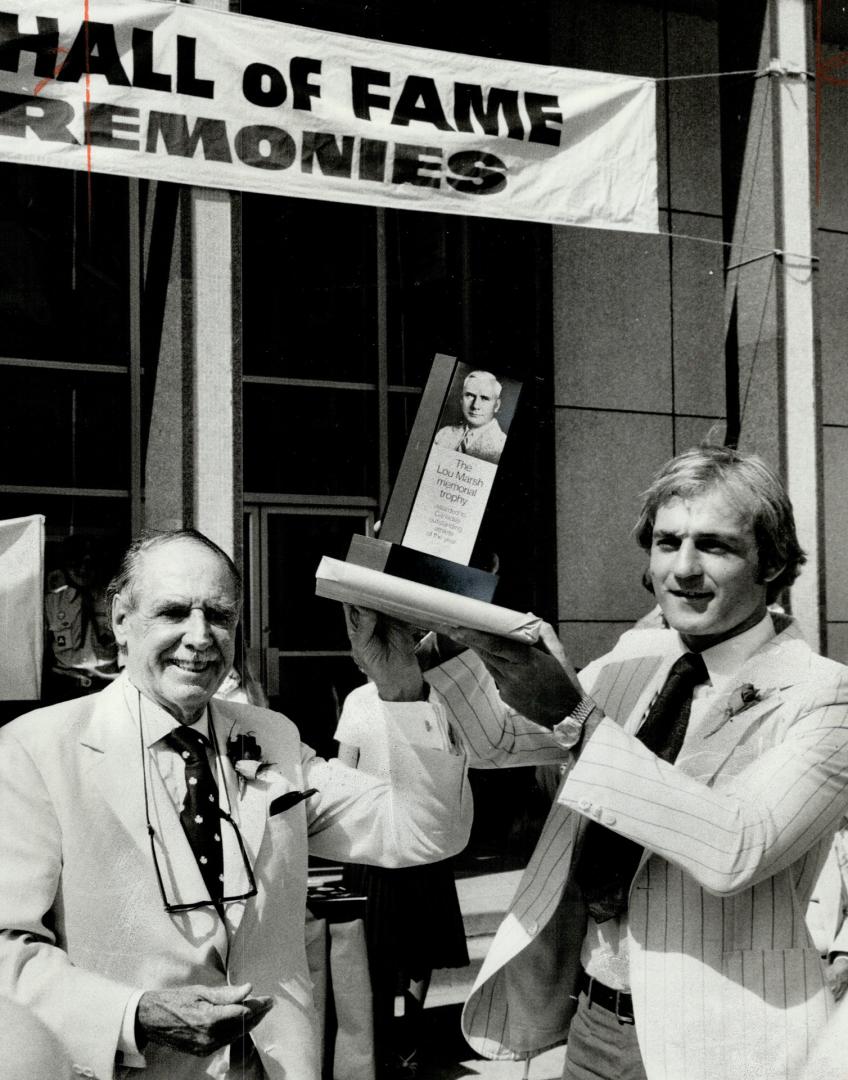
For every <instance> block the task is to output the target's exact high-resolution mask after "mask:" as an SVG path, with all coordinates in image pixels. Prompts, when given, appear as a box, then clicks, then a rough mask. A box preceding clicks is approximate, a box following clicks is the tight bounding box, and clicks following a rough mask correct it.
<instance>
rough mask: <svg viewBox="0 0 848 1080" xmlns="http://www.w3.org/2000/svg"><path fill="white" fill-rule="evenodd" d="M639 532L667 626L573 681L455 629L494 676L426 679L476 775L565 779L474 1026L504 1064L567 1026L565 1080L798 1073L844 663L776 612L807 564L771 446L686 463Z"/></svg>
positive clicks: (675, 469)
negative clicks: (808, 920)
mask: <svg viewBox="0 0 848 1080" xmlns="http://www.w3.org/2000/svg"><path fill="white" fill-rule="evenodd" d="M637 535H638V538H639V542H640V544H641V545H642V547H643V548H644V549H645V550H646V551H647V552H648V556H649V563H648V575H649V581H650V584H651V587H652V589H653V592H654V594H655V596H656V599H657V601H658V602H659V605H660V607H661V609H662V612H663V615H664V616H665V619H666V621H667V623H668V626H669V629H665V628H659V629H651V630H641V629H640V630H634V631H630V632H628V633H626V634H624V636H623V637H622V638H621V639H620V641H619V642H618V644H617V645H616V646H615V648H614V649H613V650H612V651H611V652H610V653H608V654H607V655H606V656H603V657H601V658H600V659H599V660H596V661H594V662H593V663H591V664H590V665H589V666H588V667H587V668H585V669H584V671H583V672H582V673H581V676H580V679H579V681H578V679H577V677H576V676H575V675H574V672H573V669H572V668H571V667H570V665H569V664H568V661H567V659H566V658H565V657H560V658H559V659H557V658H555V656H554V655H552V654H551V651H548V652H545V651H542V650H539V649H533V648H529V647H524V646H521V645H519V644H516V643H512V642H509V641H507V640H505V639H497V638H492V637H488V636H485V635H478V634H473V633H471V632H470V631H465V632H462V633H461V634H459V635H457V633H456V632H454V637H456V636H460V637H461V638H462V639H463V640H464V641H465V642H466V643H467V644H469V645H471V646H473V648H474V649H475V651H476V652H477V654H478V656H479V658H480V659H482V661H483V663H484V664H485V666H486V668H487V669H488V672H487V671H486V670H485V669H484V668H482V667H481V665H480V663H479V660H478V658H477V657H475V656H474V655H473V654H470V653H465V654H463V655H461V656H459V657H457V658H456V659H454V660H451V661H449V662H447V663H446V664H444V665H443V666H442V667H441V668H437V669H436V670H435V671H434V672H432V673H429V674H428V679H429V681H430V683H431V686H432V687H433V688H434V692H433V693H432V695H431V700H432V701H433V702H434V703H435V705H434V706H431V707H434V708H436V707H437V706H439V704H440V703H441V704H443V705H445V706H446V707H447V709H448V711H449V712H450V714H451V715H452V718H453V721H454V724H455V726H456V727H457V728H458V729H459V730H461V731H462V735H463V739H464V741H465V743H466V746H467V748H468V751H469V755H470V757H471V759H472V764H482V765H489V766H495V767H502V766H504V765H515V764H528V765H535V764H541V763H549V762H551V761H556V760H559V761H560V762H561V769H562V780H561V783H560V787H559V791H558V793H557V796H556V799H555V802H554V805H553V808H552V810H551V814H550V816H549V818H548V821H547V823H546V825H545V828H544V831H543V833H542V836H541V838H540V840H539V843H538V846H537V848H536V851H535V853H534V855H533V857H532V859H531V862H530V865H529V866H528V868H527V871H526V872H525V875H524V878H523V880H522V882H521V884H520V886H519V889H518V891H517V893H516V896H515V899H514V901H513V905H512V909H511V911H510V912H509V914H508V915H507V917H506V919H505V920H504V922H503V924H502V926H501V928H500V930H499V932H498V934H497V936H496V938H495V941H494V943H493V945H492V948H491V950H490V952H489V955H488V957H487V959H486V961H485V963H484V965H483V968H482V970H481V972H480V975H479V977H478V979H477V982H476V984H475V987H474V989H473V991H472V994H471V997H470V999H469V1001H468V1003H467V1005H466V1008H465V1012H464V1019H463V1023H464V1027H465V1031H466V1035H467V1037H468V1039H469V1041H470V1042H471V1044H472V1045H473V1046H474V1047H475V1049H477V1050H479V1051H480V1052H481V1053H483V1054H485V1055H487V1056H490V1057H532V1056H533V1055H534V1054H536V1053H538V1052H539V1051H541V1050H543V1049H545V1048H546V1047H550V1046H555V1045H557V1044H559V1043H562V1042H564V1041H566V1039H567V1040H568V1049H567V1055H566V1068H565V1074H564V1075H565V1077H566V1078H568V1080H588V1078H592V1080H644V1078H645V1077H648V1078H649V1080H716V1078H718V1077H720V1078H721V1080H752V1078H754V1077H762V1078H763V1080H797V1078H798V1077H799V1076H800V1074H801V1071H802V1069H803V1066H804V1061H805V1057H806V1055H807V1053H808V1052H809V1047H810V1045H811V1044H812V1041H813V1039H814V1038H815V1036H816V1034H817V1032H819V1031H820V1030H821V1029H822V1028H823V1027H824V1024H825V1021H826V1019H827V1016H828V1013H829V1011H831V1010H832V1009H833V1003H832V997H831V995H830V993H829V992H828V990H827V987H826V982H825V977H824V972H823V970H822V965H821V962H820V958H819V955H818V952H817V950H816V949H815V948H814V946H813V944H812V942H811V940H810V936H809V933H808V931H807V928H806V926H805V922H804V909H805V906H806V903H807V900H808V898H809V896H810V891H811V889H812V885H813V882H814V881H815V878H816V874H817V871H818V869H819V867H820V866H821V863H822V861H823V859H824V857H825V855H826V853H827V850H828V847H829V844H830V841H831V837H832V836H833V833H834V830H835V828H836V826H837V825H838V823H839V822H840V820H841V819H842V818H843V816H844V815H845V812H846V808H848V670H846V668H844V667H843V666H842V665H841V664H836V663H833V662H832V661H829V660H826V659H824V658H822V657H821V656H817V655H816V654H815V653H814V652H812V650H811V649H810V648H809V647H808V646H807V645H806V644H805V643H804V641H803V640H802V639H801V637H800V635H799V632H798V629H797V627H796V626H795V625H794V624H793V623H792V621H791V620H786V619H784V620H775V619H773V618H772V616H771V615H770V613H769V611H768V610H767V604H768V603H769V601H770V600H772V599H773V598H774V597H775V596H776V595H777V592H778V591H779V590H780V589H781V588H784V587H786V586H788V585H790V584H791V583H792V581H793V580H794V578H795V577H796V575H797V573H798V570H799V567H800V565H801V563H802V562H803V561H804V556H803V553H802V552H801V550H800V548H799V546H798V541H797V539H796V533H795V526H794V522H793V518H792V509H791V506H790V504H789V501H788V499H787V497H786V494H785V492H784V490H783V488H782V486H781V485H780V483H779V481H778V480H777V479H776V477H775V476H774V475H773V474H772V473H771V472H770V471H769V470H768V469H767V468H766V466H765V465H764V464H763V463H762V462H761V461H760V460H759V459H757V458H755V457H752V456H746V455H743V454H739V453H737V452H735V451H733V450H730V449H726V448H720V447H712V448H701V449H697V450H692V451H687V452H686V453H684V454H681V455H680V456H679V457H677V458H675V459H673V460H672V461H671V462H669V463H668V464H667V465H666V466H665V468H664V469H663V470H661V472H660V473H659V474H658V476H657V477H656V478H655V481H654V483H653V484H652V486H651V487H650V489H649V490H648V492H647V494H646V496H645V499H644V504H643V509H642V514H641V517H640V520H639V524H638V526H637ZM550 633H551V634H552V631H550ZM556 646H557V643H556V642H555V639H554V640H553V641H552V643H551V650H552V651H553V652H556ZM385 659H386V662H385V664H384V669H383V670H382V671H381V672H379V673H376V677H378V678H379V679H380V680H381V682H382V686H383V690H382V693H383V694H384V695H385V694H386V692H387V687H390V686H391V684H392V680H393V679H397V680H398V682H397V685H398V686H399V685H400V680H401V678H403V679H405V680H406V682H407V692H409V693H410V694H411V695H412V696H415V697H417V696H418V695H419V693H420V686H418V685H416V682H415V679H414V677H413V676H414V670H415V668H414V664H413V659H412V658H410V657H409V655H408V654H407V653H403V654H399V653H396V654H394V655H392V656H391V657H386V658H385ZM496 686H497V688H499V689H496ZM356 694H357V695H358V696H359V697H360V699H361V702H360V704H364V700H365V699H366V698H367V697H368V696H369V695H370V696H371V697H372V698H373V697H374V691H372V690H368V689H363V690H361V691H357V692H356Z"/></svg>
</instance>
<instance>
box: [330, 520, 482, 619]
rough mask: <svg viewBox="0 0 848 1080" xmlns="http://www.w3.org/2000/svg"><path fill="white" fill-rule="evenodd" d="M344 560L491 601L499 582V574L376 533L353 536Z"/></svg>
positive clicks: (422, 583) (394, 575)
mask: <svg viewBox="0 0 848 1080" xmlns="http://www.w3.org/2000/svg"><path fill="white" fill-rule="evenodd" d="M345 561H346V562H349V563H354V564H355V565H356V566H364V567H367V568H368V569H369V570H380V571H382V573H384V574H390V575H391V576H392V577H398V578H405V579H406V580H407V581H415V582H417V583H418V584H419V585H430V586H431V587H432V588H434V589H444V590H445V591H446V592H452V593H456V594H458V595H459V596H468V597H471V598H472V599H474V600H484V601H486V602H487V603H491V602H492V599H493V597H494V595H495V590H496V588H497V585H498V577H497V574H490V573H488V572H487V571H486V570H478V569H477V568H476V567H474V566H463V565H462V563H455V562H451V561H450V560H449V559H439V558H437V557H436V556H435V555H427V554H425V553H424V552H423V551H416V550H415V549H414V548H408V547H401V545H400V544H392V543H390V542H389V541H388V540H378V539H377V538H376V537H373V536H354V537H353V538H352V539H351V542H350V547H349V549H348V553H347V557H346V560H345Z"/></svg>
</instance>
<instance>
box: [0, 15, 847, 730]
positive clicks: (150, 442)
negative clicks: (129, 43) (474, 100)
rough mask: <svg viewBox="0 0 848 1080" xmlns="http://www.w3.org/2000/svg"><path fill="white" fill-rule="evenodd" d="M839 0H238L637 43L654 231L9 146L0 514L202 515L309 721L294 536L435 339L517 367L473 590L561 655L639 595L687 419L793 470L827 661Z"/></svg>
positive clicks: (248, 631)
mask: <svg viewBox="0 0 848 1080" xmlns="http://www.w3.org/2000/svg"><path fill="white" fill-rule="evenodd" d="M457 8H459V9H460V10H457ZM836 8H837V5H836V4H829V3H828V2H827V0H821V2H820V3H818V4H817V5H816V4H813V3H805V2H804V0H770V2H768V3H766V2H765V0H763V2H757V3H752V4H750V5H745V7H744V9H743V10H741V11H740V9H739V5H734V4H731V3H729V2H720V0H664V2H661V0H657V2H651V3H648V2H643V3H635V2H627V0H560V2H557V3H553V2H550V0H539V2H533V3H527V4H523V5H514V4H505V3H489V4H486V5H483V4H482V3H473V4H468V5H455V4H450V3H448V2H447V0H429V2H426V3H423V4H418V5H415V7H414V10H411V11H410V10H405V9H403V10H402V9H400V8H399V7H398V5H392V4H389V3H388V2H379V3H376V4H373V5H367V6H366V7H365V8H363V5H361V4H353V3H342V2H340V0H335V2H329V0H311V2H307V0H301V2H299V3H293V4H291V5H289V6H288V7H286V8H285V9H284V10H281V9H280V8H279V6H278V5H270V4H267V3H265V2H264V0H254V2H249V0H242V3H241V5H240V10H241V11H242V12H243V13H245V14H251V15H257V16H260V17H265V18H275V19H277V18H283V19H285V20H286V21H289V22H296V23H302V24H304V25H309V26H315V27H318V28H322V29H328V30H335V31H339V32H342V33H350V34H356V35H359V36H366V37H371V38H374V39H377V40H386V41H396V42H403V43H408V44H413V45H423V46H426V47H429V48H436V49H443V50H448V51H453V52H466V53H479V54H484V55H490V56H494V57H502V58H508V59H511V60H520V61H526V62H531V63H553V64H555V65H559V66H563V67H577V68H588V69H595V70H603V71H611V72H620V73H625V74H635V75H640V76H647V77H652V78H656V79H657V80H659V81H658V106H657V107H658V114H657V121H658V158H659V177H660V194H659V202H660V230H661V231H660V233H658V234H657V235H645V234H635V233H624V232H610V231H604V230H595V229H578V228H558V227H553V226H548V225H541V224H529V223H523V222H516V221H495V220H487V219H481V218H465V217H461V216H446V215H439V214H431V213H425V212H417V211H408V210H383V209H378V208H370V207H361V206H352V205H344V204H333V203H327V202H313V201H308V200H301V199H292V198H283V197H271V196H262V195H253V194H238V193H232V194H231V193H225V192H212V191H204V190H199V189H191V188H188V187H178V186H176V185H172V184H165V183H154V182H148V181H138V180H129V179H122V178H115V177H107V176H98V175H96V174H95V175H93V176H86V175H85V174H82V173H73V172H69V171H65V170H62V169H38V168H30V167H24V166H13V165H9V164H2V165H0V189H2V192H3V196H4V197H3V199H2V203H0V206H2V209H0V215H2V233H0V235H2V250H3V255H4V258H3V259H2V260H0V275H2V278H3V280H2V284H0V325H2V327H3V331H4V334H3V338H4V343H3V345H2V347H0V352H2V354H3V355H2V357H0V387H2V397H3V400H4V401H5V402H6V409H5V415H4V421H3V423H2V425H0V439H2V451H3V452H2V460H3V462H4V468H3V474H2V476H1V477H0V517H14V516H19V515H22V514H28V513H43V514H45V516H46V519H47V530H48V533H47V535H48V565H49V564H50V561H51V560H53V561H55V559H56V557H57V555H56V552H57V551H58V542H59V541H60V540H61V538H62V537H63V536H65V535H68V534H69V533H71V532H84V533H88V534H90V535H94V536H96V537H98V538H99V539H100V540H101V542H102V547H103V550H104V572H106V571H107V570H108V569H109V568H110V567H109V562H110V559H113V558H114V555H115V553H116V551H117V550H118V549H119V548H120V546H121V545H122V544H123V543H124V542H125V541H126V540H127V539H128V537H129V536H130V535H131V534H133V533H135V532H137V531H138V530H139V529H140V528H142V527H153V528H159V527H167V526H173V525H181V524H185V525H193V526H195V527H197V528H200V529H201V530H203V531H204V532H207V533H208V534H209V535H211V536H212V537H213V538H214V539H216V540H217V541H218V542H220V543H221V544H222V545H223V546H224V547H226V548H227V549H228V550H231V551H232V552H233V553H234V555H235V557H236V558H237V559H238V560H240V562H241V564H242V565H243V567H244V571H245V577H246V581H247V584H248V591H247V608H246V613H245V623H244V626H245V636H246V641H247V646H248V650H249V656H250V658H251V661H252V663H253V665H254V667H255V669H256V670H257V671H258V672H259V673H260V674H261V677H262V679H263V681H264V683H265V685H266V687H267V689H268V691H269V694H270V696H271V699H272V703H273V704H275V705H277V706H278V707H280V708H282V709H283V711H285V712H287V713H289V714H290V715H292V717H293V718H294V719H296V720H297V721H298V722H299V723H300V725H301V728H302V730H303V731H304V734H305V735H306V736H307V738H308V739H309V740H310V741H312V742H313V743H316V744H317V745H318V746H319V747H322V748H326V747H327V746H328V745H329V738H330V735H331V732H332V727H333V723H334V717H335V712H336V708H337V705H338V701H339V699H340V698H341V697H343V695H344V694H345V693H346V691H347V690H348V689H349V688H350V686H351V685H353V684H354V683H355V682H356V680H357V678H358V673H357V672H356V670H355V668H354V667H353V665H352V663H351V662H350V659H349V657H348V655H347V652H346V648H345V643H346V639H345V634H344V626H343V620H342V617H341V611H340V609H339V607H338V605H334V604H332V603H331V602H329V601H321V600H316V599H315V598H314V596H313V581H314V571H315V566H316V565H317V562H318V560H319V558H320V556H321V555H334V556H342V555H343V554H344V552H345V550H346V548H347V543H348V540H349V537H350V534H351V533H352V532H362V531H364V532H369V531H371V530H373V527H374V524H375V522H376V521H377V520H378V519H379V517H380V515H381V513H382V511H383V509H384V507H385V503H386V500H387V497H388V493H389V491H390V489H391V483H392V480H393V477H394V474H395V472H396V470H397V467H398V465H399V462H400V458H401V456H402V453H403V449H404V446H405V441H406V436H407V434H408V432H409V428H410V426H411V423H412V419H413V418H414V414H415V409H416V405H417V402H418V400H419V398H420V393H421V389H422V387H423V385H424V383H425V381H426V377H427V373H428V370H429V365H430V362H431V359H432V357H433V356H434V355H435V354H436V353H439V352H441V353H449V354H452V355H456V356H458V357H459V358H460V359H461V360H463V361H464V362H466V363H469V364H472V365H473V366H475V367H482V368H487V369H491V370H494V371H500V370H508V371H509V372H510V373H511V374H515V375H516V376H517V377H519V378H521V379H523V381H524V392H523V398H522V402H521V405H520V408H519V411H518V414H517V416H516V421H515V423H514V425H513V429H512V433H511V435H510V440H509V443H508V448H507V452H506V453H505V455H504V459H503V462H502V467H501V469H500V471H499V477H498V481H497V487H496V489H495V491H494V492H493V495H492V499H491V503H490V506H491V510H490V514H489V518H488V520H487V529H486V535H485V536H484V537H482V538H481V548H480V552H479V553H478V555H479V559H480V560H486V559H489V558H491V554H492V552H495V553H497V555H498V559H499V563H500V573H501V578H502V582H503V585H502V592H501V594H500V596H499V598H500V599H501V600H502V602H504V603H506V604H508V605H509V606H515V607H519V608H522V609H532V610H533V611H535V612H536V613H537V614H541V615H543V616H545V617H546V618H548V619H549V620H551V621H552V622H554V623H556V624H557V625H558V626H559V629H560V632H561V636H562V638H563V641H564V642H565V644H566V648H567V649H568V651H569V652H570V653H571V655H572V656H573V658H574V660H575V662H576V663H577V664H578V665H580V664H583V663H585V662H586V661H587V660H588V659H590V658H591V657H592V656H594V655H597V654H598V653H599V652H601V651H603V650H604V649H605V648H606V647H608V646H609V645H610V644H611V643H612V641H613V640H614V639H615V637H616V636H617V635H618V634H619V633H620V632H621V631H622V630H623V629H625V628H626V627H628V626H629V625H631V624H632V622H633V621H634V620H635V619H637V618H638V617H640V616H641V615H643V614H644V613H645V612H646V611H647V610H648V609H649V608H650V606H651V603H652V601H651V598H650V597H649V596H648V594H647V593H645V591H644V589H643V588H642V585H641V575H642V570H643V564H644V557H643V555H642V553H641V552H640V551H639V550H638V548H637V547H636V545H635V542H634V541H633V539H632V537H631V535H630V530H631V528H632V525H633V523H634V521H635V518H636V514H637V510H638V502H639V498H638V496H639V492H640V491H642V490H643V489H644V488H645V487H646V486H647V484H648V482H649V480H650V476H651V473H652V472H653V470H654V469H655V468H656V467H658V466H659V465H660V464H661V463H662V462H663V461H664V460H666V459H667V458H668V457H669V456H670V455H671V454H673V453H674V452H676V451H678V450H681V449H683V448H685V447H687V446H690V445H692V444H694V443H697V442H699V441H701V440H702V439H705V438H709V439H712V440H714V441H716V440H717V441H722V440H724V439H728V440H729V441H733V442H738V443H739V445H741V446H744V447H750V448H755V449H757V450H759V451H760V452H762V453H763V454H764V456H766V457H767V458H768V459H769V460H770V461H771V462H772V463H773V464H774V465H776V466H777V467H778V468H779V469H780V470H781V471H782V472H783V473H784V475H786V476H787V477H788V479H789V482H790V488H791V491H792V495H793V499H794V500H795V502H796V506H797V507H798V510H799V522H800V526H801V534H802V542H803V543H804V545H805V546H806V547H807V548H808V550H809V552H810V555H811V561H810V565H809V567H808V569H807V572H806V573H805V575H804V579H802V580H803V581H805V584H804V585H803V587H801V586H799V587H798V588H799V589H800V592H797V590H796V592H797V595H798V601H797V603H796V602H795V601H793V604H795V606H796V607H797V609H798V612H799V614H800V616H801V617H802V621H803V622H804V625H805V629H806V630H807V632H808V634H809V635H810V636H811V637H812V638H813V639H818V640H820V642H821V644H822V647H823V648H824V649H825V651H827V653H828V654H829V655H831V656H834V657H835V658H837V659H841V660H848V553H846V545H845V544H844V543H843V540H842V534H843V532H844V531H845V530H844V528H843V526H846V525H848V494H846V487H847V486H846V484H845V483H844V482H843V478H844V477H845V476H846V475H848V399H847V398H846V393H845V390H844V384H845V376H846V374H848V359H846V349H845V347H844V345H843V342H844V341H845V340H846V337H848V335H846V331H848V307H846V305H845V303H844V302H843V299H842V293H843V287H842V279H841V273H840V271H841V268H842V266H843V265H845V264H846V263H848V200H846V199H845V198H844V195H843V184H844V179H845V176H846V175H848V173H847V172H846V161H845V154H846V151H845V146H846V145H848V139H846V135H848V98H846V95H848V89H844V88H842V87H840V86H839V85H838V81H839V80H838V75H839V63H840V59H841V53H842V50H843V49H845V48H848V45H846V42H848V19H846V17H845V16H844V15H842V14H841V13H840V12H839V11H837V10H836ZM734 73H735V74H734ZM814 74H818V75H819V78H818V80H817V79H816V78H814V77H812V76H813V75H814ZM805 229H806V230H807V231H806V233H805V231H804V230H805ZM805 236H806V240H805ZM775 252H778V253H779V254H774V253H775ZM483 549H485V551H484V550H483Z"/></svg>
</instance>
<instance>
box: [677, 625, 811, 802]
mask: <svg viewBox="0 0 848 1080" xmlns="http://www.w3.org/2000/svg"><path fill="white" fill-rule="evenodd" d="M810 657H811V653H810V649H809V646H808V645H807V644H806V643H805V642H804V641H803V639H801V638H800V636H799V635H798V632H797V630H796V629H795V627H794V625H793V626H791V627H790V629H789V630H787V631H785V632H784V633H782V634H780V635H778V636H777V637H775V638H773V639H772V640H771V641H769V642H768V643H767V644H766V645H765V646H764V647H763V648H762V649H760V651H759V652H757V653H755V654H754V656H752V657H751V658H750V659H749V660H748V661H747V662H746V663H745V664H743V665H742V667H741V668H740V670H739V672H738V674H737V675H736V677H735V678H734V680H733V684H732V686H731V688H730V689H729V690H728V691H727V692H726V693H722V694H719V695H717V696H716V698H715V700H714V702H713V703H712V705H711V707H710V709H709V710H708V712H707V713H706V715H705V716H704V718H703V720H702V722H701V724H699V725H698V729H697V731H695V732H693V733H692V736H691V737H687V739H686V742H685V743H684V745H683V749H682V751H681V753H680V756H679V757H678V759H677V767H678V768H680V769H681V770H682V771H683V772H685V773H687V774H688V775H689V776H693V777H696V778H697V779H699V780H702V781H704V782H705V783H708V782H710V781H711V780H713V779H714V778H715V776H716V774H717V773H718V772H719V771H721V772H722V775H727V776H730V775H735V774H736V773H739V772H741V771H742V769H744V768H745V767H746V766H747V765H748V764H749V761H750V757H749V755H748V754H747V753H744V752H742V750H743V747H744V746H745V745H746V743H748V742H749V741H750V740H751V738H752V737H753V735H754V734H755V732H756V731H757V730H758V729H759V728H760V727H761V726H762V724H763V723H765V721H766V720H768V718H769V717H770V716H771V715H772V714H773V713H774V712H776V711H777V710H778V709H780V707H781V705H782V704H783V701H784V697H783V694H784V691H786V690H788V689H789V688H790V687H791V686H793V685H794V684H795V683H797V682H798V681H799V680H800V679H802V678H804V677H805V676H806V674H807V672H808V671H809V666H810ZM746 685H748V686H750V687H753V688H754V690H756V692H757V694H758V695H759V700H758V701H755V702H754V703H753V704H751V705H743V704H742V702H741V699H740V688H741V687H743V686H746Z"/></svg>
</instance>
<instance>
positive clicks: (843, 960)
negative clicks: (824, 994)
mask: <svg viewBox="0 0 848 1080" xmlns="http://www.w3.org/2000/svg"><path fill="white" fill-rule="evenodd" d="M824 975H825V979H827V985H828V986H829V987H830V989H831V993H832V994H833V998H834V1000H835V1001H839V999H840V998H841V997H842V995H843V994H844V993H845V991H846V990H848V953H838V954H837V955H836V956H834V958H833V961H832V963H830V964H828V966H827V968H826V969H825V973H824Z"/></svg>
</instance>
